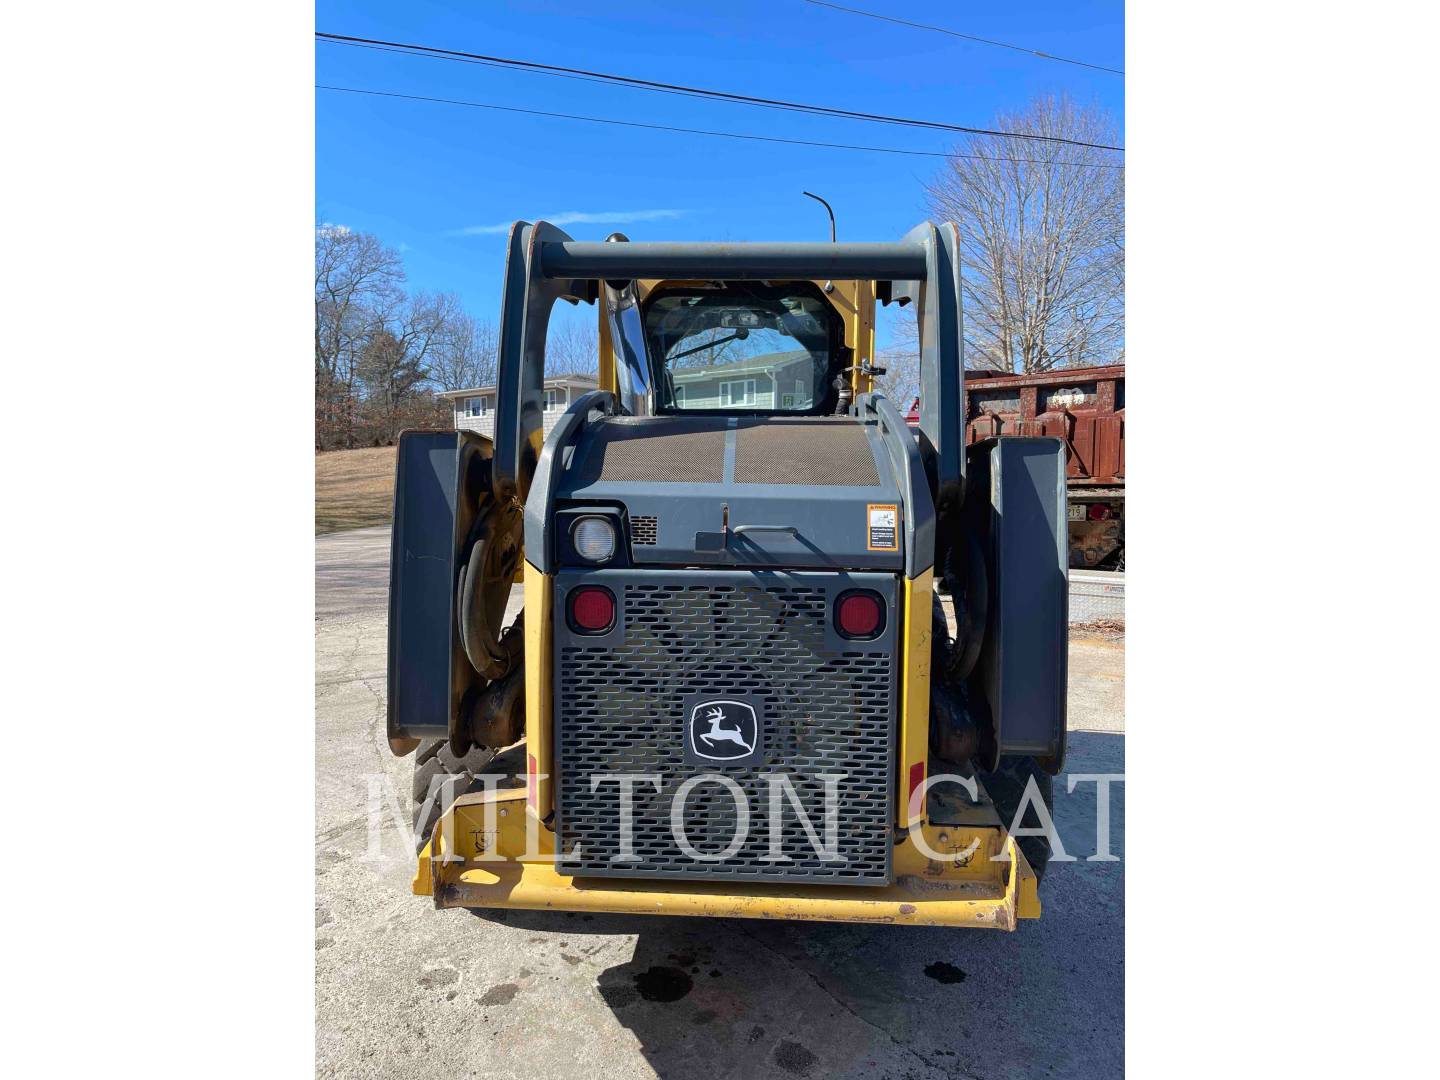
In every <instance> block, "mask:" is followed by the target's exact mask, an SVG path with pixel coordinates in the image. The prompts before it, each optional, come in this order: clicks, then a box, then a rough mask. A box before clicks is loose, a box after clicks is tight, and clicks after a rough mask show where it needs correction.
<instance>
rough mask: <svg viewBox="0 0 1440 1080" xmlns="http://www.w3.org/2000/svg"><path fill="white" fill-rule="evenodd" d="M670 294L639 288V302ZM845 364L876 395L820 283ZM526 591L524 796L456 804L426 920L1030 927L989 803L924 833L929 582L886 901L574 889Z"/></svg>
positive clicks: (861, 302) (867, 895)
mask: <svg viewBox="0 0 1440 1080" xmlns="http://www.w3.org/2000/svg"><path fill="white" fill-rule="evenodd" d="M678 284H684V283H683V282H676V281H641V282H638V283H637V285H638V287H639V291H640V293H641V295H647V294H648V293H650V292H652V291H654V290H655V289H658V288H660V287H662V286H672V285H678ZM815 284H816V285H817V286H819V287H821V288H822V290H824V293H825V295H826V297H827V298H828V299H829V301H830V303H831V304H832V306H833V307H834V308H835V310H836V311H837V312H838V313H839V314H840V316H841V317H842V319H843V321H844V327H845V344H846V346H847V347H848V348H849V349H850V350H851V355H852V356H853V358H854V363H853V367H852V368H851V371H850V377H851V391H852V394H854V395H856V396H858V395H859V394H862V393H866V392H869V391H871V390H872V389H873V386H872V376H871V374H870V373H869V371H868V370H866V369H867V368H868V366H869V364H870V362H871V361H872V360H873V357H874V344H875V319H874V313H875V283H874V282H872V281H864V280H847V281H835V282H820V281H817V282H815ZM616 364H617V358H616V355H615V351H614V347H613V343H612V341H611V339H610V333H609V328H608V323H607V320H606V319H605V318H604V315H603V312H602V314H601V318H600V358H599V388H600V389H602V390H609V391H611V392H615V391H616V390H617V385H616V383H617V379H616ZM523 581H524V587H525V679H526V699H525V701H526V722H525V747H524V753H525V762H526V769H525V772H526V776H525V785H524V787H515V788H501V789H492V790H488V791H484V792H477V793H473V794H469V795H463V796H461V797H460V798H459V799H457V800H456V801H455V803H454V804H453V805H452V806H451V807H450V808H449V809H448V810H447V811H446V812H445V813H444V814H443V815H442V816H441V818H440V820H439V821H438V823H437V824H436V826H435V828H434V831H433V833H432V835H431V837H430V838H429V841H428V842H427V843H426V844H425V846H424V848H423V850H422V851H421V852H420V856H419V864H418V867H417V871H416V875H415V879H414V882H413V890H414V892H415V893H416V894H418V895H424V896H433V897H434V900H435V905H436V907H439V908H454V907H470V908H524V909H531V910H557V911H584V912H624V913H629V914H652V915H706V916H715V917H720V918H755V919H802V920H817V921H825V922H862V923H865V922H869V923H893V924H908V925H917V926H968V927H980V928H987V929H998V930H1013V929H1015V927H1016V924H1017V922H1018V920H1020V919H1033V918H1038V917H1039V915H1040V900H1039V896H1038V892H1037V888H1036V884H1037V883H1036V877H1035V874H1034V873H1033V871H1032V870H1031V868H1030V866H1029V864H1028V863H1027V862H1026V860H1025V857H1024V855H1023V853H1022V852H1021V851H1020V849H1019V847H1018V846H1017V844H1016V843H1015V840H1014V839H1013V838H1012V837H1010V836H1009V835H1008V834H1007V832H1006V829H1005V827H1004V824H1003V823H1002V822H1001V821H1000V820H999V818H998V817H997V815H996V813H995V811H994V808H993V806H992V805H991V804H990V802H989V800H988V799H982V800H980V802H979V803H978V804H972V803H970V802H968V801H966V802H962V803H958V804H957V803H954V802H947V803H946V804H945V805H946V807H947V813H946V814H945V815H944V817H943V823H942V822H940V821H934V820H931V819H930V818H931V815H929V814H927V806H929V805H931V804H932V800H927V799H926V798H924V796H923V790H922V789H923V784H924V781H925V779H926V775H927V769H928V767H929V762H928V752H929V729H928V725H929V714H930V655H931V641H930V634H931V617H932V615H931V608H932V589H933V584H934V582H933V571H931V570H926V571H924V572H923V573H921V574H919V575H918V576H916V577H915V578H913V579H908V578H907V579H905V580H904V581H903V586H904V594H903V609H902V613H901V628H902V631H901V638H900V657H899V662H900V666H899V671H900V678H901V685H900V687H899V694H898V702H899V717H898V725H897V739H898V742H897V752H896V764H897V772H898V775H897V776H896V777H895V785H894V791H895V792H896V799H895V802H896V807H895V809H896V817H895V826H896V829H895V832H894V840H893V841H892V842H893V844H894V850H893V868H894V880H893V883H892V884H890V885H888V886H884V887H878V888H877V887H873V886H845V885H812V884H807V885H783V884H759V883H745V882H725V883H719V882H713V881H712V882H699V881H695V882H692V881H684V880H652V879H633V880H631V879H617V878H604V879H600V878H580V877H571V876H567V875H566V874H564V873H561V872H560V868H559V867H558V866H557V862H556V858H555V834H554V832H553V830H552V828H551V823H552V822H553V820H554V784H553V781H552V776H553V765H554V762H553V754H552V747H553V728H552V703H551V686H552V684H553V680H552V663H553V661H552V627H551V624H550V619H551V614H550V613H551V610H552V605H551V598H552V595H553V592H552V590H553V587H554V580H553V578H552V577H551V576H549V575H547V574H544V573H542V572H541V571H540V570H538V569H537V568H536V567H535V566H534V565H533V564H532V563H531V562H529V561H528V560H527V561H526V562H525V565H524V568H523Z"/></svg>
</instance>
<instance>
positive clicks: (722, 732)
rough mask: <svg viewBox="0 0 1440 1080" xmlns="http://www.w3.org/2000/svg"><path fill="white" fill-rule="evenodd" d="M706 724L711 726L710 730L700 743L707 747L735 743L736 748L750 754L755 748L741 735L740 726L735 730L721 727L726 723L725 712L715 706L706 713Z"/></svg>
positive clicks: (704, 734) (705, 733)
mask: <svg viewBox="0 0 1440 1080" xmlns="http://www.w3.org/2000/svg"><path fill="white" fill-rule="evenodd" d="M705 722H706V723H708V724H709V725H710V730H709V731H707V732H704V733H703V734H701V736H700V741H701V742H703V743H704V744H705V745H706V746H709V747H714V746H715V745H716V744H717V743H722V742H733V743H734V744H735V745H736V746H739V747H741V748H743V749H744V751H745V752H746V753H747V754H748V753H750V751H751V750H754V749H755V747H754V746H753V745H752V744H750V743H747V742H746V741H745V736H743V735H741V734H740V728H739V727H738V726H736V727H734V728H722V727H721V726H720V725H721V724H722V723H724V722H725V710H724V709H722V708H721V707H720V706H718V705H717V706H715V708H713V709H709V710H707V711H706V713H705Z"/></svg>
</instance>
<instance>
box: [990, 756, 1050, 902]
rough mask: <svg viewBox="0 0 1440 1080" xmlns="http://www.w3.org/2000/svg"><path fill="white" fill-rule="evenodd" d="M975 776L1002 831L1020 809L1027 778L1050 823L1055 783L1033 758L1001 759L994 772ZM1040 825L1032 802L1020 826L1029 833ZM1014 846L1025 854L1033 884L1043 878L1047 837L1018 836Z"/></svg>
mask: <svg viewBox="0 0 1440 1080" xmlns="http://www.w3.org/2000/svg"><path fill="white" fill-rule="evenodd" d="M977 775H978V776H979V778H980V783H981V784H983V785H984V786H985V790H986V791H987V792H988V793H989V795H990V798H991V800H992V801H993V802H994V803H995V811H996V813H998V814H999V815H1000V820H1001V822H1002V823H1003V824H1004V825H1005V828H1007V829H1008V828H1010V825H1011V823H1012V822H1013V821H1014V820H1015V812H1016V811H1017V810H1019V809H1020V800H1021V799H1023V798H1024V796H1025V786H1026V784H1027V783H1029V781H1030V778H1031V777H1033V778H1034V779H1035V786H1036V788H1037V790H1039V792H1040V798H1041V800H1042V801H1043V802H1044V803H1045V809H1046V811H1047V812H1048V813H1049V815H1050V819H1051V820H1052V821H1053V820H1054V818H1055V779H1054V777H1052V776H1051V775H1050V774H1049V773H1047V772H1046V771H1045V770H1044V769H1042V768H1041V767H1040V765H1039V763H1038V762H1037V761H1036V760H1035V759H1034V758H1033V757H1029V756H1012V757H1002V758H1001V759H1000V764H999V767H998V768H996V770H995V771H994V772H982V773H978V774H977ZM1040 824H1041V822H1040V815H1039V814H1037V813H1036V812H1035V810H1034V803H1033V801H1032V803H1031V806H1030V807H1029V808H1027V810H1026V812H1025V818H1024V820H1023V821H1021V822H1020V826H1021V827H1022V828H1030V829H1033V828H1038V827H1039V826H1040ZM1015 843H1016V844H1018V845H1019V847H1020V850H1021V851H1023V852H1024V853H1025V860H1026V862H1028V863H1029V864H1030V869H1032V870H1034V871H1035V879H1036V881H1039V880H1040V879H1041V878H1043V877H1044V876H1045V867H1046V865H1047V864H1048V863H1049V862H1050V839H1049V837H1045V836H1022V837H1020V838H1019V839H1018V840H1016V841H1015Z"/></svg>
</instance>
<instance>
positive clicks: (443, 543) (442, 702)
mask: <svg viewBox="0 0 1440 1080" xmlns="http://www.w3.org/2000/svg"><path fill="white" fill-rule="evenodd" d="M455 450H456V435H455V432H453V431H446V432H432V431H407V432H405V433H404V434H402V435H401V436H400V446H399V453H398V454H397V456H396V461H395V524H394V528H393V531H392V534H391V539H390V627H389V636H390V642H389V644H390V653H389V666H388V678H387V681H386V686H387V694H386V697H387V712H386V729H387V731H388V734H389V737H390V738H391V739H404V738H426V739H435V738H443V737H445V736H446V735H448V734H449V731H450V625H451V622H450V604H451V595H450V594H451V593H452V592H453V591H454V590H453V588H452V582H453V581H454V575H453V572H452V569H451V565H450V563H451V559H452V552H453V545H454V534H455Z"/></svg>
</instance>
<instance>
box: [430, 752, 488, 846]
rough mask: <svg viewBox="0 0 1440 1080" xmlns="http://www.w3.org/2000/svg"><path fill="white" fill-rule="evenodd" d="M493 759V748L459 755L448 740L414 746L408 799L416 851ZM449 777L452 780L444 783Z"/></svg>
mask: <svg viewBox="0 0 1440 1080" xmlns="http://www.w3.org/2000/svg"><path fill="white" fill-rule="evenodd" d="M494 759H495V754H494V753H493V752H492V751H490V750H484V749H479V748H477V749H475V750H472V751H470V753H468V754H466V755H465V756H464V757H463V758H458V757H456V756H455V754H454V753H452V752H451V750H450V741H449V740H448V739H427V740H425V741H423V742H422V743H421V744H420V745H419V747H417V748H416V750H415V771H414V773H413V776H412V779H411V785H410V798H411V811H412V814H413V820H414V823H415V850H416V851H417V852H418V851H419V850H420V849H421V848H423V847H424V846H425V843H426V841H428V840H429V839H430V834H431V832H433V831H434V829H435V823H436V822H437V821H439V820H440V815H441V814H443V813H445V811H446V810H448V809H450V804H451V803H453V802H454V801H455V800H456V799H457V798H459V797H460V796H461V795H464V794H465V793H466V792H467V791H469V790H470V789H471V787H472V786H474V781H475V777H476V776H478V775H479V774H480V773H483V772H484V771H485V769H486V766H488V765H489V764H490V762H491V761H493V760H494ZM450 777H454V778H455V779H454V780H453V781H452V782H448V783H447V782H446V781H447V780H448V779H449V778H450Z"/></svg>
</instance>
